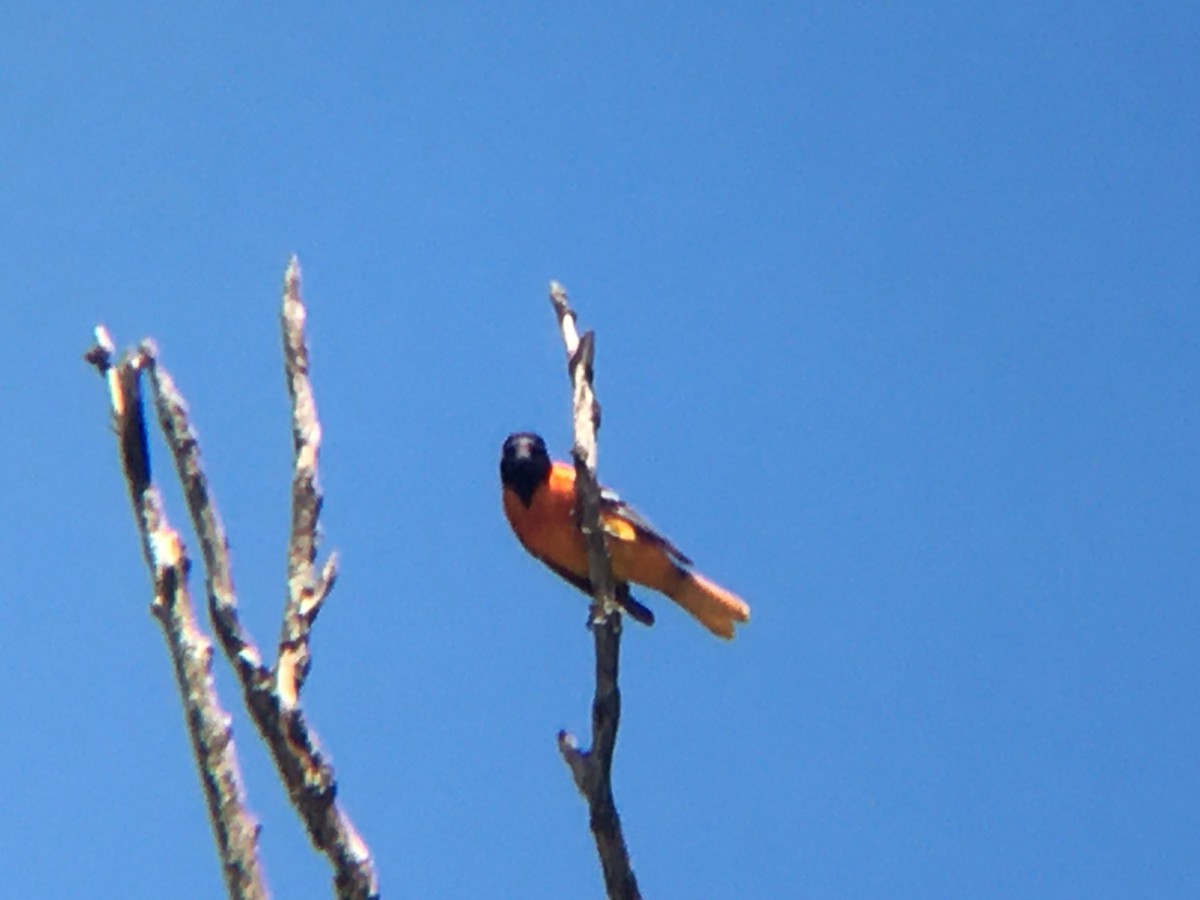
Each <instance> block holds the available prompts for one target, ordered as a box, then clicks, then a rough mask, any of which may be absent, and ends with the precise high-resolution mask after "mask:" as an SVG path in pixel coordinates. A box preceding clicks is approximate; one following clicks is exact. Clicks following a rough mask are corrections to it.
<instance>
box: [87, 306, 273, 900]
mask: <svg viewBox="0 0 1200 900" xmlns="http://www.w3.org/2000/svg"><path fill="white" fill-rule="evenodd" d="M114 354H115V348H114V345H113V341H112V338H111V337H110V336H109V334H108V331H107V330H106V329H105V328H104V327H103V326H100V327H98V328H97V329H96V346H95V347H93V348H92V350H91V351H90V352H89V353H88V354H87V360H88V361H89V362H90V363H92V364H93V365H94V366H95V367H96V368H97V369H98V370H99V371H100V373H101V374H102V375H104V376H105V378H106V380H107V382H108V389H109V401H110V404H111V406H112V412H113V422H114V426H115V430H116V434H117V444H118V449H119V453H120V457H121V468H122V470H123V471H124V473H125V480H126V483H127V484H128V486H129V499H130V503H131V504H132V506H133V514H134V519H135V520H136V522H137V528H138V534H139V536H140V537H141V540H142V552H143V554H144V555H145V558H146V565H147V567H148V568H149V569H150V574H151V576H152V578H153V581H154V600H153V602H152V604H151V607H150V608H151V612H152V613H153V614H154V617H155V618H156V619H157V620H158V622H159V624H160V625H161V626H162V629H163V634H164V635H165V637H166V639H167V646H168V648H169V650H170V653H171V662H172V664H173V667H174V669H175V679H176V683H177V684H178V686H179V694H180V697H181V698H182V700H183V707H184V719H185V721H186V722H187V729H188V734H189V736H190V737H191V741H192V751H193V753H194V755H195V758H196V767H197V769H198V770H199V772H200V782H201V785H202V787H203V790H204V798H205V801H206V802H207V805H208V815H209V821H210V822H211V824H212V829H213V837H214V838H215V840H216V842H217V854H218V856H219V857H220V860H221V869H222V871H223V873H224V875H225V885H226V888H227V889H228V891H229V896H230V897H233V898H239V900H242V898H244V900H258V898H265V897H266V896H267V888H266V883H265V881H264V878H263V873H262V869H261V866H260V864H259V858H258V823H257V822H256V821H255V819H254V816H253V815H252V814H251V813H250V811H249V810H248V809H247V807H246V796H245V791H244V789H243V787H242V774H241V769H240V767H239V765H238V759H237V750H236V748H235V746H234V743H233V729H232V728H231V727H230V718H229V714H228V713H226V712H225V710H224V709H222V707H221V704H220V700H219V699H218V697H217V690H216V685H215V684H214V683H213V678H212V657H213V648H212V642H211V641H210V640H209V639H208V637H207V635H205V634H204V632H203V631H201V630H200V627H199V625H198V624H197V622H196V614H195V610H194V609H193V607H192V600H191V596H190V595H189V593H188V587H187V578H188V571H189V569H190V567H191V563H190V562H189V561H188V558H187V553H186V551H185V550H184V546H183V541H182V540H181V539H180V537H179V533H178V532H177V531H175V529H174V528H172V527H171V525H170V523H169V522H168V521H167V517H166V513H165V512H164V511H163V505H162V498H161V497H160V495H159V492H158V488H156V487H155V486H154V484H153V481H152V480H151V477H150V454H149V450H148V442H147V438H146V419H145V414H144V412H143V409H142V392H141V370H142V369H143V368H145V367H146V366H147V365H148V364H149V361H150V359H151V357H150V356H148V355H147V353H146V352H145V350H144V349H143V350H138V351H134V352H132V353H129V354H126V355H125V356H124V357H122V359H121V360H120V361H119V362H114V358H113V357H114Z"/></svg>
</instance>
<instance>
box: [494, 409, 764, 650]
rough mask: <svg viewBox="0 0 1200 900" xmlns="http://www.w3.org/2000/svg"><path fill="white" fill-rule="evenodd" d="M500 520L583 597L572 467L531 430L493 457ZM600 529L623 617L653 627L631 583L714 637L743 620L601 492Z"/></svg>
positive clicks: (663, 542)
mask: <svg viewBox="0 0 1200 900" xmlns="http://www.w3.org/2000/svg"><path fill="white" fill-rule="evenodd" d="M500 482H501V494H502V497H503V504H504V514H505V516H506V517H507V518H508V523H509V525H511V526H512V530H513V533H514V534H515V535H516V537H517V540H519V541H520V542H521V544H522V546H524V548H525V549H526V550H528V551H529V553H530V554H531V555H532V556H534V557H535V558H536V559H538V560H540V561H541V562H543V563H545V565H546V566H547V567H548V568H549V569H550V570H551V571H553V572H554V573H555V574H557V575H559V576H560V577H562V578H563V579H564V580H566V581H567V582H569V583H570V584H572V585H574V586H575V587H577V588H579V590H581V591H583V592H584V593H585V594H588V595H589V596H590V595H591V594H592V582H591V579H590V578H589V576H588V561H587V542H586V540H585V538H584V535H583V532H582V531H581V530H580V528H579V525H578V522H577V520H576V515H575V468H574V466H572V465H570V464H568V463H565V462H557V461H554V460H551V459H550V455H549V454H548V453H547V452H546V442H545V441H544V440H542V438H541V437H540V436H539V435H537V434H534V433H532V432H528V431H524V432H517V433H515V434H510V435H509V436H508V438H507V439H506V440H505V441H504V447H503V449H502V450H501V454H500ZM600 503H601V509H600V522H601V526H602V527H603V529H604V533H605V537H606V541H607V545H608V552H609V556H610V557H611V559H612V569H613V576H614V578H615V579H616V582H617V590H616V600H617V603H618V604H619V605H620V606H621V608H622V609H623V610H624V611H625V612H626V613H628V614H629V616H630V617H632V618H633V619H635V620H636V621H638V622H641V623H642V624H644V625H653V624H654V613H653V612H651V611H650V610H649V609H648V608H647V607H645V606H643V605H642V604H641V603H640V602H638V601H637V600H636V599H634V597H633V596H632V595H631V594H630V592H629V585H630V583H633V584H640V585H644V586H646V587H649V588H653V589H654V590H656V591H659V592H660V593H663V594H666V595H667V596H668V597H669V598H671V599H672V600H674V601H675V602H676V603H678V604H679V605H680V606H682V607H683V608H684V609H685V610H687V611H688V612H689V613H691V614H692V616H694V617H695V618H696V619H697V620H698V621H699V622H700V623H701V624H702V625H704V627H705V628H707V629H708V630H709V631H711V632H712V633H713V634H715V635H717V636H718V637H722V638H725V639H727V640H728V639H731V638H733V636H734V626H735V625H737V624H740V623H743V622H748V621H749V620H750V607H749V606H747V605H746V602H745V601H744V600H742V598H741V597H739V596H737V595H736V594H734V593H733V592H732V591H729V590H726V589H725V588H723V587H721V586H720V585H718V584H715V583H713V582H712V581H709V580H708V579H707V578H705V577H704V576H703V575H701V574H700V573H698V572H695V571H692V569H691V568H690V567H691V565H692V561H691V560H690V559H688V558H687V557H686V556H684V555H683V553H682V552H681V551H680V550H679V548H678V547H676V546H675V545H674V544H672V543H671V542H670V541H669V540H667V539H666V538H665V537H663V536H662V535H661V534H660V533H659V532H657V531H656V530H655V529H654V528H653V527H651V525H650V523H649V522H647V521H646V520H645V519H644V518H643V517H642V516H640V515H639V514H638V513H637V512H636V511H635V510H634V509H633V508H632V507H631V506H629V505H628V504H627V503H625V502H624V501H622V500H621V499H620V498H619V497H618V496H617V495H616V494H615V493H613V492H612V491H609V490H607V489H602V491H601V497H600Z"/></svg>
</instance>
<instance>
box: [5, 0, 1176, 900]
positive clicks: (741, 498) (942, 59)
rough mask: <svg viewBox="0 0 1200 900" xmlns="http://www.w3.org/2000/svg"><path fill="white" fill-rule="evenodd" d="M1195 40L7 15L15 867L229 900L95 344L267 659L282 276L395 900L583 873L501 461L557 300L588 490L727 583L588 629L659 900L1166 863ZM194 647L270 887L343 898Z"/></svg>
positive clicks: (358, 777) (323, 709)
mask: <svg viewBox="0 0 1200 900" xmlns="http://www.w3.org/2000/svg"><path fill="white" fill-rule="evenodd" d="M1197 45H1200V14H1198V13H1197V11H1196V10H1195V9H1193V8H1189V7H1187V6H1186V5H1185V4H1149V5H1146V4H1142V5H1138V6H1136V7H1135V6H1133V5H1122V4H1109V3H1088V4H1054V5H1050V4H1032V3H1016V4H1004V5H996V6H995V7H994V8H991V9H979V8H975V7H974V6H971V5H967V4H953V3H933V4H924V5H921V6H920V7H919V8H916V7H914V6H913V5H912V4H886V5H881V6H871V5H864V4H849V3H827V4H815V5H802V4H780V5H776V6H771V5H760V6H758V7H755V8H753V9H744V8H739V7H737V6H735V5H730V6H718V5H714V4H691V3H689V4H682V3H680V4H670V3H664V4H653V5H651V6H647V5H646V4H616V5H607V6H599V5H596V4H558V5H554V6H550V5H547V6H544V7H541V6H535V5H531V4H504V5H503V6H502V7H501V6H497V5H494V4H479V5H461V4H430V5H427V6H411V5H410V6H405V7H403V8H399V9H391V10H387V11H381V9H379V8H378V7H375V6H368V5H359V4H340V5H338V6H337V7H336V9H335V8H334V7H332V6H330V5H327V4H302V5H297V6H295V7H293V8H292V9H290V10H289V11H287V12H284V11H282V9H279V10H276V11H266V10H263V9H259V10H247V9H245V8H243V5H241V4H237V5H235V4H230V3H213V4H208V5H206V6H205V8H203V9H199V8H195V7H193V6H190V5H184V4H175V3H168V4H162V5H160V6H158V7H157V8H155V9H153V10H150V9H146V10H140V11H139V10H135V9H132V8H130V7H123V8H111V7H109V8H104V9H101V8H99V7H96V6H92V5H88V4H74V5H63V6H59V7H56V8H55V10H53V11H47V8H46V7H45V6H39V5H36V4H8V5H6V6H5V8H4V10H3V11H0V209H2V210H3V213H2V214H0V295H2V298H3V299H2V301H0V329H2V331H3V333H4V334H5V335H6V336H7V338H8V347H9V351H8V352H9V362H8V363H7V364H6V365H5V367H4V372H5V375H4V376H3V387H2V388H0V412H2V414H3V418H4V421H5V426H6V427H5V435H6V436H5V439H4V440H3V441H2V442H0V472H3V473H4V476H5V477H4V483H5V495H6V498H7V500H8V504H7V515H6V516H4V517H3V518H2V519H0V546H3V547H5V548H6V552H5V554H4V561H3V563H2V564H0V611H2V612H3V621H4V626H3V628H0V683H2V684H3V686H4V690H3V691H0V720H2V721H3V722H4V723H6V728H5V735H4V738H3V740H0V770H2V771H4V772H5V773H6V775H7V787H6V796H5V809H6V810H7V814H6V815H5V816H3V819H2V821H0V865H2V867H3V870H4V872H5V883H6V891H9V892H11V894H12V896H35V895H36V896H56V897H59V896H60V897H80V896H87V897H95V898H109V897H112V898H116V897H120V898H142V897H146V898H149V897H161V896H164V895H165V893H164V891H165V890H167V888H168V887H169V893H170V894H171V895H172V896H176V897H181V898H192V897H195V898H208V897H213V896H217V895H219V893H220V890H221V881H220V873H219V870H218V867H217V865H216V862H215V857H214V855H213V852H212V849H211V841H210V837H209V830H208V824H207V821H206V818H205V815H204V810H203V805H202V802H201V797H200V793H199V790H198V785H197V781H196V776H195V772H194V769H193V764H192V761H191V757H190V753H189V749H188V745H187V742H186V739H185V735H184V731H183V728H182V720H181V714H180V711H179V707H178V703H177V699H176V697H175V691H174V686H173V682H172V679H171V675H170V670H169V667H168V664H167V658H166V654H165V652H164V648H163V645H162V641H161V637H160V635H159V633H158V630H157V627H156V625H155V623H154V621H153V620H152V619H151V617H150V616H149V614H148V612H147V608H148V599H149V588H148V579H147V576H146V573H145V571H144V569H143V567H142V564H141V560H140V555H139V551H138V546H137V542H136V538H135V532H134V528H133V524H132V520H131V517H130V514H129V510H128V506H127V501H126V498H125V494H124V485H123V483H122V481H121V478H120V476H119V473H118V470H117V467H116V461H115V460H116V458H115V452H114V446H113V442H112V440H111V438H110V435H109V431H108V428H109V425H108V419H107V411H106V405H105V396H104V392H103V388H102V385H101V383H100V381H99V380H98V379H97V378H96V377H95V376H94V375H93V374H92V373H91V372H90V371H89V370H88V369H87V368H86V366H85V365H84V364H83V363H82V362H81V361H80V354H81V353H82V352H83V351H84V350H85V349H86V347H87V346H88V345H89V343H90V340H91V328H92V326H93V325H94V324H95V323H96V322H99V321H103V322H105V323H106V324H108V325H109V327H110V328H111V329H112V330H113V332H114V334H115V335H116V337H117V339H118V341H119V342H120V343H122V344H129V343H132V342H134V341H136V340H138V339H140V338H141V337H142V336H144V335H152V336H154V337H155V338H156V339H157V340H158V342H159V344H160V347H161V350H162V354H163V359H164V361H165V363H166V364H167V365H168V366H169V367H170V368H171V369H172V371H173V372H174V374H175V376H176V378H177V380H178V382H179V383H180V385H181V387H182V389H183V390H184V392H185V393H186V395H187V397H188V399H189V401H190V402H191V405H192V408H193V411H194V414H195V419H196V423H197V427H198V429H199V431H200V434H201V438H202V441H203V449H204V453H205V455H206V459H207V463H208V468H209V473H210V476H211V478H212V479H213V482H214V488H215V492H216V496H217V498H218V500H219V502H220V504H221V510H222V513H223V515H224V518H225V521H226V524H227V526H228V528H229V531H230V536H231V541H232V546H233V554H234V565H235V578H236V580H237V584H238V587H239V590H240V595H241V602H242V609H243V615H244V616H245V618H246V621H247V624H248V625H249V626H250V628H251V629H252V631H253V633H254V634H255V635H256V637H257V638H258V640H259V641H260V643H264V644H268V643H269V642H270V641H271V640H272V639H273V638H274V636H275V635H276V633H277V629H278V619H279V612H280V609H281V605H282V599H283V572H284V555H283V553H284V546H285V537H286V528H287V498H288V465H289V451H290V444H289V440H290V439H289V434H288V419H287V406H286V395H285V392H284V386H283V379H282V374H281V354H280V350H279V338H278V333H277V324H276V323H277V309H278V295H279V285H280V280H281V277H282V273H283V269H284V265H285V263H286V261H287V259H288V256H289V255H290V254H291V253H293V252H295V253H298V254H299V255H300V258H301V262H302V264H303V267H304V272H305V278H306V280H305V291H306V296H307V298H308V300H309V303H310V334H311V344H312V352H313V366H314V369H313V371H314V377H315V385H316V390H317V399H318V403H319V405H320V410H321V413H322V418H323V423H324V426H325V434H326V441H325V447H324V457H323V483H324V487H325V490H326V501H327V502H326V515H325V518H324V526H325V536H326V540H325V545H324V547H325V549H326V550H329V549H334V548H336V549H338V550H339V552H340V553H341V555H342V560H343V567H342V578H341V581H340V582H339V585H338V587H337V589H336V591H335V594H334V596H333V598H332V600H331V601H330V605H329V606H328V607H327V609H326V610H325V612H324V613H323V614H322V618H321V620H320V623H319V625H318V629H317V635H316V639H315V654H316V656H315V668H314V672H313V675H312V677H311V679H310V683H309V687H308V689H307V694H306V703H307V707H308V709H309V711H310V713H311V715H312V717H313V721H314V723H315V724H316V727H317V728H318V730H319V732H320V734H321V735H322V737H323V738H324V740H325V743H326V745H327V747H328V748H329V750H330V751H331V753H332V754H333V757H334V759H335V762H336V765H337V767H338V772H339V775H340V778H341V789H342V793H341V796H342V798H343V800H344V802H345V804H346V806H347V808H348V809H349V811H350V813H351V814H352V815H353V816H354V818H355V821H356V822H357V824H358V825H359V827H360V828H361V830H362V831H363V833H364V836H365V837H366V838H367V840H368V841H369V843H370V845H371V847H372V848H373V850H374V852H375V854H376V857H377V860H378V865H379V870H380V873H381V877H382V879H383V884H384V887H385V892H386V893H387V894H388V895H390V896H420V897H479V896H496V897H502V896H513V897H516V896H523V897H535V896H541V897H549V896H599V895H600V876H599V871H598V867H597V864H596V861H595V856H594V850H593V847H592V843H591V839H590V836H589V834H588V831H587V819H586V811H585V808H584V806H583V803H582V801H581V800H580V798H579V797H578V796H577V795H576V793H575V791H574V787H573V785H572V783H571V780H570V777H569V775H568V772H567V770H566V768H565V767H564V766H563V764H562V762H561V760H560V759H559V757H558V754H557V751H556V748H555V744H554V735H555V732H556V731H557V730H558V729H559V728H561V727H567V728H570V729H572V730H574V731H576V732H577V733H584V732H585V731H586V727H587V724H588V703H589V698H590V692H591V665H592V661H591V642H590V638H589V637H588V635H587V633H586V631H585V630H584V628H583V622H584V618H585V604H584V602H583V600H582V598H581V597H580V596H579V595H577V594H575V593H574V592H573V591H572V590H571V589H569V588H567V587H565V586H563V585H562V584H560V583H559V582H557V580H555V579H554V578H553V577H552V576H550V575H548V574H546V573H545V572H544V571H542V570H541V569H540V568H539V567H538V566H537V564H536V563H534V562H533V561H531V560H529V559H528V558H527V557H525V556H524V554H523V553H522V552H521V551H520V549H519V548H518V546H517V544H516V542H515V541H514V540H513V539H512V537H511V535H510V534H509V533H508V530H507V526H506V524H505V522H504V520H503V517H502V515H501V513H500V507H499V495H498V484H497V462H498V454H499V447H500V444H501V442H502V440H503V439H504V437H505V435H506V434H508V433H509V432H510V431H515V430H523V429H533V430H537V431H540V432H541V433H542V434H544V435H545V436H546V438H547V440H548V442H549V443H550V446H551V448H552V449H554V450H555V451H556V452H557V453H558V454H559V455H563V454H565V453H566V452H567V450H568V448H569V445H570V436H569V411H568V407H569V394H568V390H567V382H566V377H565V374H564V367H563V361H562V357H561V353H562V349H561V345H560V342H559V338H558V335H557V333H556V330H555V324H554V317H553V314H552V312H551V310H550V307H549V304H548V303H547V301H546V287H547V284H548V282H549V281H550V279H552V278H557V279H560V280H561V281H563V282H564V283H565V284H566V285H567V287H568V288H569V289H570V291H571V294H572V298H573V300H574V303H575V305H576V308H577V309H578V310H579V312H580V314H581V317H582V324H583V325H584V327H590V328H595V329H596V330H597V332H598V361H597V389H598V392H599V395H600V399H601V402H602V403H603V404H604V410H605V417H604V427H603V430H602V432H601V451H600V470H601V477H602V479H603V480H604V481H606V482H607V483H609V484H611V485H613V486H614V487H616V488H618V489H619V490H621V492H622V494H623V495H625V496H626V497H627V498H628V499H630V500H632V501H633V502H635V503H636V504H637V505H638V506H639V507H641V508H642V509H643V511H645V512H646V513H647V514H648V515H649V516H650V517H651V518H652V519H653V520H654V521H655V522H656V523H657V524H658V525H660V526H661V527H662V528H663V530H664V531H665V532H666V533H667V534H668V535H670V536H671V537H672V538H673V539H674V540H675V541H676V542H677V543H678V544H679V545H680V546H681V547H682V548H683V549H684V550H685V551H686V552H687V553H688V554H689V555H691V556H692V557H694V558H695V559H696V560H697V562H698V564H699V566H700V568H701V569H702V570H703V571H704V572H705V573H706V574H708V575H710V576H711V577H713V578H715V579H717V580H718V581H721V582H722V583H724V584H727V585H729V586H730V587H733V588H735V589H736V590H738V591H739V592H740V593H741V594H742V595H744V596H745V597H746V599H747V600H748V601H749V602H750V603H751V605H752V607H753V609H754V619H753V621H752V623H751V624H750V625H749V626H748V627H747V628H745V629H744V630H743V631H742V633H741V636H740V637H739V638H738V639H737V641H735V642H734V643H733V644H729V645H727V644H723V643H721V642H719V641H716V640H714V639H713V638H711V637H710V636H709V635H708V634H707V633H705V632H704V631H703V630H702V629H701V628H699V627H698V626H697V625H695V624H694V623H693V622H691V621H690V620H688V619H686V617H685V616H684V615H683V614H682V613H680V612H678V611H676V610H674V609H671V608H669V603H668V602H667V601H665V600H663V599H661V598H658V597H655V596H645V597H643V599H645V600H646V601H647V602H649V603H650V605H651V606H653V607H654V608H655V609H656V611H657V612H658V617H659V622H658V624H656V625H655V626H654V628H653V629H650V630H646V629H638V628H631V629H630V631H629V633H628V635H627V638H626V641H625V645H624V659H623V663H624V668H623V673H622V675H623V679H622V683H623V687H624V699H625V707H624V718H623V723H622V730H621V735H620V742H619V745H618V750H617V763H616V771H615V785H616V793H617V799H618V803H619V805H620V808H621V811H622V814H623V818H624V821H625V825H626V830H627V836H628V839H629V842H630V845H631V848H632V852H633V859H634V865H635V869H636V871H637V874H638V877H639V879H640V881H641V884H642V887H643V890H644V892H645V894H646V895H647V896H648V897H713V898H720V897H735V896H741V897H794V896H807V897H947V898H952V897H965V896H970V897H1053V898H1061V897H1096V896H1111V897H1193V896H1196V895H1197V892H1200V843H1198V838H1197V835H1198V834H1200V814H1198V812H1197V810H1198V809H1200V777H1198V769H1197V762H1196V747H1197V746H1200V701H1198V699H1197V692H1196V684H1197V678H1198V676H1200V671H1198V668H1200V666H1198V656H1197V646H1198V641H1200V576H1198V575H1197V566H1196V560H1197V549H1198V547H1200V515H1197V508H1198V504H1200V475H1198V474H1197V473H1198V466H1197V459H1198V458H1200V307H1198V304H1197V298H1198V296H1200V290H1198V289H1200V250H1198V249H1197V248H1198V246H1200V244H1198V237H1200V163H1198V162H1197V160H1200V56H1198V55H1197V54H1196V53H1195V48H1196V46H1197ZM154 452H155V454H156V457H155V461H156V463H157V470H158V472H159V473H160V474H161V475H162V476H163V478H162V479H161V480H162V483H163V486H164V488H167V489H168V502H169V504H170V506H169V511H170V513H171V515H172V516H173V518H174V520H175V522H176V523H177V524H179V525H181V526H182V525H183V524H184V521H185V515H184V510H183V507H182V506H181V504H180V503H179V498H178V491H177V490H175V489H174V488H173V487H172V486H170V484H169V481H167V480H166V477H165V476H166V475H167V473H168V464H167V460H166V458H165V456H164V455H163V451H162V447H161V443H159V444H156V445H155V447H154ZM198 584H199V583H198V582H197V586H198ZM226 668H227V667H225V666H224V665H223V664H222V665H221V666H220V667H219V674H220V688H221V691H222V698H223V700H224V701H225V703H226V705H227V706H228V707H230V708H232V709H234V711H235V715H236V716H237V718H236V722H235V728H236V735H237V737H238V739H239V746H240V750H241V754H242V760H243V765H244V768H245V770H246V776H247V781H248V787H249V795H250V802H251V805H252V807H253V809H254V810H255V812H256V813H257V814H258V815H259V816H260V817H261V819H262V821H263V824H264V826H265V830H264V835H263V841H262V845H263V851H264V854H265V860H266V867H267V872H268V876H269V879H270V882H271V885H272V887H273V889H274V891H275V894H276V895H277V896H279V897H321V896H327V895H328V890H327V884H328V876H327V872H326V868H325V865H324V863H323V862H322V861H321V860H320V859H318V858H317V857H316V856H315V855H314V854H312V853H311V852H310V851H309V850H308V849H307V846H306V842H305V839H304V837H303V834H302V833H301V831H300V828H299V826H298V824H297V823H296V821H295V820H294V817H293V816H292V814H291V812H290V808H289V807H288V806H287V804H286V802H285V800H284V797H283V794H282V790H281V789H280V787H279V786H278V784H277V783H276V781H275V779H274V777H273V774H272V772H271V769H270V766H269V763H268V761H267V759H266V756H265V753H264V751H263V749H262V747H261V746H260V745H259V743H258V741H257V739H256V738H255V737H254V734H253V730H252V728H251V727H250V726H249V724H248V723H247V722H246V720H245V718H244V716H242V715H241V713H240V711H239V710H237V709H236V703H237V695H236V693H235V691H234V685H233V683H232V680H231V678H230V677H229V676H228V672H227V671H226Z"/></svg>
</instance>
